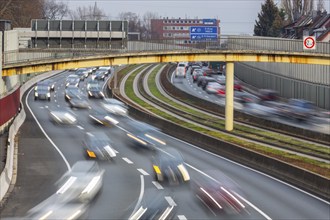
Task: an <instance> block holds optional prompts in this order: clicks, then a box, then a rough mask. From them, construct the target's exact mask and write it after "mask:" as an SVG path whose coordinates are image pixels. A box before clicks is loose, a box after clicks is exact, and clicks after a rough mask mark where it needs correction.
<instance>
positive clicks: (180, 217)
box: [178, 215, 187, 220]
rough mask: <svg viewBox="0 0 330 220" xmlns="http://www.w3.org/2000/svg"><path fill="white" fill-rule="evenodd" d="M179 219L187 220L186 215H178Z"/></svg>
mask: <svg viewBox="0 0 330 220" xmlns="http://www.w3.org/2000/svg"><path fill="white" fill-rule="evenodd" d="M178 219H179V220H187V218H186V216H184V215H178Z"/></svg>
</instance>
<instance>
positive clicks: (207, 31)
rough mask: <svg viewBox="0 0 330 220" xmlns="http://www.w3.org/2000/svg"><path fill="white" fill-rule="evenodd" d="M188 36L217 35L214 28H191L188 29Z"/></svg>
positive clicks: (216, 30) (216, 29)
mask: <svg viewBox="0 0 330 220" xmlns="http://www.w3.org/2000/svg"><path fill="white" fill-rule="evenodd" d="M190 34H218V27H216V26H214V27H212V26H193V27H190Z"/></svg>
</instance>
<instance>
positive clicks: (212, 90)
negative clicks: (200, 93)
mask: <svg viewBox="0 0 330 220" xmlns="http://www.w3.org/2000/svg"><path fill="white" fill-rule="evenodd" d="M219 90H225V87H224V86H223V85H220V84H219V83H217V82H209V83H208V84H207V86H206V88H205V91H206V92H207V93H208V94H218V93H219Z"/></svg>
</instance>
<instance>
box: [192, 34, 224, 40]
mask: <svg viewBox="0 0 330 220" xmlns="http://www.w3.org/2000/svg"><path fill="white" fill-rule="evenodd" d="M217 39H218V35H217V34H190V40H192V41H201V40H217Z"/></svg>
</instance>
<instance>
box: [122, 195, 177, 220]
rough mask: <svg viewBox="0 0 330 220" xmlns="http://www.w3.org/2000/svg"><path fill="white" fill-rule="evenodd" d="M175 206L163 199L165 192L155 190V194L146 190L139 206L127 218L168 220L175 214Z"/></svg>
mask: <svg viewBox="0 0 330 220" xmlns="http://www.w3.org/2000/svg"><path fill="white" fill-rule="evenodd" d="M175 212H176V207H175V206H174V205H170V204H169V203H168V202H167V201H166V199H165V193H163V192H157V193H156V194H155V193H153V192H151V191H150V190H146V192H145V193H144V196H143V200H142V201H141V205H140V207H138V208H137V210H136V212H134V213H133V214H132V215H131V216H130V217H129V218H128V219H129V220H140V219H145V220H147V219H148V220H149V219H150V220H158V219H161V220H168V219H173V218H174V216H175Z"/></svg>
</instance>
